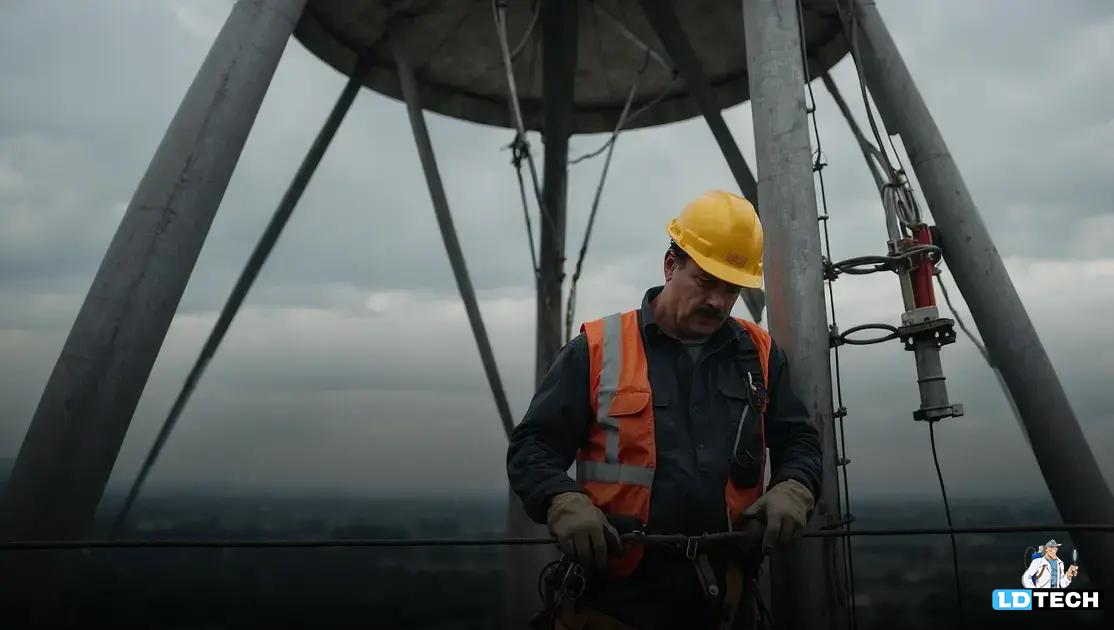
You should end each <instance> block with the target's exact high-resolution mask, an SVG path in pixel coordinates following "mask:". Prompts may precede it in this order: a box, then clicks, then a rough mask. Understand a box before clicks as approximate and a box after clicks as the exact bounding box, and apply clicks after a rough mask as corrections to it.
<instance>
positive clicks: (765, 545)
mask: <svg viewBox="0 0 1114 630" xmlns="http://www.w3.org/2000/svg"><path fill="white" fill-rule="evenodd" d="M814 503H815V499H814V498H813V496H812V492H810V491H809V489H808V488H806V487H805V486H804V484H802V483H801V482H799V481H797V480H795V479H786V480H785V481H782V482H781V483H779V484H777V485H774V486H772V487H771V488H770V489H769V490H767V491H766V494H763V495H762V496H760V497H758V500H757V501H755V502H754V503H752V504H751V506H750V507H748V508H747V509H746V510H745V511H744V512H743V516H744V517H748V518H753V517H758V518H761V519H762V520H763V521H764V522H765V523H766V535H765V537H764V538H763V539H762V551H763V552H765V553H770V551H772V550H773V548H774V546H776V545H784V544H788V543H790V542H792V541H793V540H795V539H797V538H798V537H799V536H800V533H801V530H803V529H804V527H805V522H806V521H808V513H809V510H811V509H812V507H813V505H814Z"/></svg>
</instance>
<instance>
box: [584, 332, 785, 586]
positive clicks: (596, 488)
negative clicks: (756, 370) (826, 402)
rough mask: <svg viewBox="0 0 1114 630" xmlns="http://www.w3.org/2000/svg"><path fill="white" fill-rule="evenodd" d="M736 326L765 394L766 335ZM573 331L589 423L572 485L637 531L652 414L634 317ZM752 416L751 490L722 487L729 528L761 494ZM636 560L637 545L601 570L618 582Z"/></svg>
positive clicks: (649, 463)
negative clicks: (582, 339)
mask: <svg viewBox="0 0 1114 630" xmlns="http://www.w3.org/2000/svg"><path fill="white" fill-rule="evenodd" d="M736 321H738V322H739V324H741V325H742V326H743V328H744V329H745V330H746V331H747V333H748V334H749V335H750V338H751V340H752V341H753V342H754V345H755V346H756V347H757V348H758V360H759V363H760V364H761V365H762V382H763V386H764V387H765V388H766V391H769V366H768V364H769V358H770V335H769V333H767V332H766V331H765V330H762V329H761V328H759V327H758V325H756V324H753V323H751V322H748V321H746V320H742V319H738V320H736ZM581 331H582V332H583V333H584V335H585V336H586V337H587V340H588V357H589V364H590V369H589V390H590V393H589V395H590V397H591V406H592V412H593V413H594V414H595V418H596V421H595V422H593V423H592V425H591V427H590V428H589V430H588V441H587V443H586V444H585V445H584V446H583V447H581V449H580V451H579V452H578V453H577V457H576V471H577V480H578V481H579V482H580V485H581V487H582V488H583V489H584V491H585V493H587V495H588V496H589V497H590V498H591V499H592V503H594V504H595V505H596V507H598V508H600V510H602V511H603V512H604V513H605V514H617V515H628V516H637V517H638V518H639V519H640V521H641V522H642V523H643V524H645V523H646V522H647V521H649V519H650V491H651V488H652V487H653V482H654V468H655V467H656V464H657V451H656V447H655V444H654V406H653V405H652V404H651V399H652V393H651V391H650V377H649V372H648V369H647V363H646V351H645V348H644V347H643V345H642V334H641V331H640V330H639V325H638V311H628V312H626V313H616V314H614V315H610V316H608V317H605V318H603V319H599V320H596V321H592V322H588V323H586V324H584V325H583V326H582V327H581ZM748 404H749V403H748ZM763 406H764V405H763ZM757 411H758V413H759V421H760V426H761V433H762V454H761V458H760V459H761V463H760V464H759V466H760V467H759V474H758V482H757V484H756V485H755V486H753V487H746V488H743V487H737V486H736V485H735V484H734V483H733V482H732V481H731V479H730V478H728V479H726V480H725V488H724V498H725V500H726V504H727V510H728V521H729V524H730V523H734V522H735V521H736V520H737V519H738V517H739V515H740V514H741V513H742V512H743V510H745V509H746V508H747V506H749V505H750V504H751V503H754V501H755V500H756V499H757V498H758V497H759V495H761V494H762V481H763V479H764V475H763V472H764V470H765V466H766V426H765V425H766V423H765V411H766V410H765V409H764V408H763V409H759V410H757ZM744 413H746V412H744ZM641 559H642V545H630V546H629V548H628V549H627V551H626V552H625V553H624V554H623V555H622V556H620V557H618V558H612V559H611V560H610V561H609V567H608V568H609V571H610V573H611V575H613V576H616V577H624V576H627V575H630V574H631V573H632V572H633V571H634V569H635V568H636V567H637V566H638V563H639V561H640V560H641Z"/></svg>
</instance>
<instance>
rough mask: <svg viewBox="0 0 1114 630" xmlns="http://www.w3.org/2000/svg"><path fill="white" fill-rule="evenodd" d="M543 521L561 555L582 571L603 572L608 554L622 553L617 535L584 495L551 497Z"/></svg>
mask: <svg viewBox="0 0 1114 630" xmlns="http://www.w3.org/2000/svg"><path fill="white" fill-rule="evenodd" d="M545 519H546V522H547V523H548V524H549V531H551V532H553V535H554V536H556V537H557V546H558V547H560V548H561V552H562V553H564V554H565V555H566V556H569V557H570V558H573V559H575V560H576V561H577V562H578V563H580V564H581V565H582V566H584V567H588V568H591V567H593V566H594V567H596V568H598V569H606V568H607V555H608V552H611V553H616V554H617V553H619V552H620V551H622V548H623V545H622V542H621V541H620V539H619V532H617V531H615V528H614V527H612V526H611V523H608V522H607V517H606V516H604V514H603V512H601V511H600V509H599V508H598V507H596V506H595V505H593V504H592V500H591V499H589V498H588V495H586V494H582V493H580V492H563V493H561V494H558V495H556V496H554V497H553V499H552V501H551V502H550V504H549V511H548V512H547V513H546V517H545Z"/></svg>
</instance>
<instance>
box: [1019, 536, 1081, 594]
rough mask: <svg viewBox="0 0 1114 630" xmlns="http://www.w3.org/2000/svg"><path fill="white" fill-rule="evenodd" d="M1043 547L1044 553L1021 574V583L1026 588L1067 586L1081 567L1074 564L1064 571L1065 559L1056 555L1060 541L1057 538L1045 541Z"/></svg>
mask: <svg viewBox="0 0 1114 630" xmlns="http://www.w3.org/2000/svg"><path fill="white" fill-rule="evenodd" d="M1042 549H1043V551H1044V553H1043V554H1042V555H1041V556H1039V557H1037V558H1034V559H1033V561H1032V562H1031V563H1029V568H1027V569H1025V573H1023V574H1022V575H1021V585H1022V586H1024V587H1025V588H1067V587H1068V585H1069V584H1071V581H1072V578H1074V577H1075V576H1076V575H1078V574H1079V567H1078V566H1077V565H1074V564H1073V565H1071V566H1070V567H1068V570H1067V571H1064V561H1063V560H1061V559H1059V558H1057V557H1056V554H1057V553H1058V552H1059V551H1060V543H1058V542H1056V540H1055V539H1053V540H1050V541H1048V542H1046V543H1044V546H1043V547H1042Z"/></svg>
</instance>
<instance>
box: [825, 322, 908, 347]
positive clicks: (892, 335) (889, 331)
mask: <svg viewBox="0 0 1114 630" xmlns="http://www.w3.org/2000/svg"><path fill="white" fill-rule="evenodd" d="M864 330H884V331H886V334H885V335H879V336H877V337H867V338H865V339H852V338H851V337H850V335H853V334H855V333H857V332H862V331H864ZM899 336H900V334H899V333H898V330H897V327H896V326H891V325H889V324H859V325H858V326H852V327H851V328H848V329H847V330H845V331H843V334H841V335H840V336H839V340H840V342H841V343H845V344H847V345H849V346H869V345H872V344H876V343H885V342H887V341H892V340H894V339H897V338H898V337H899Z"/></svg>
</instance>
